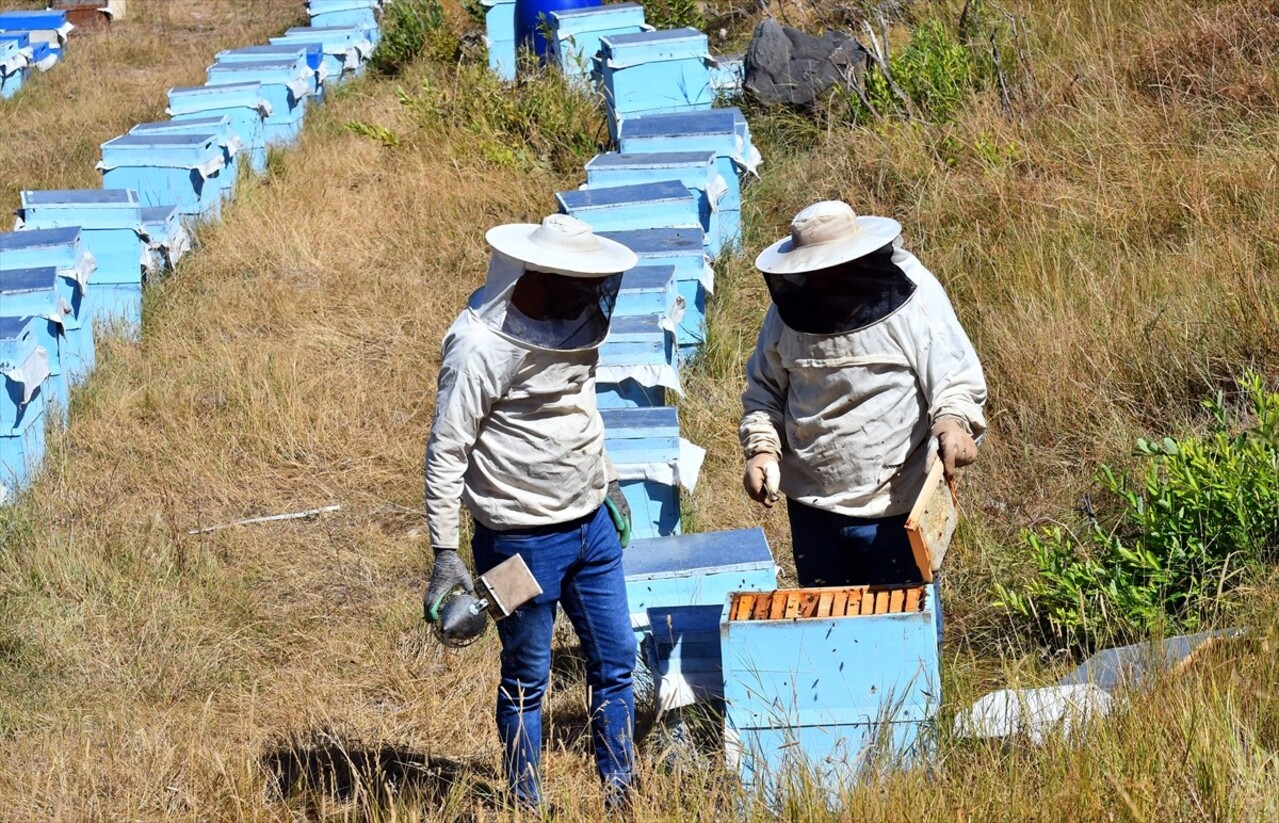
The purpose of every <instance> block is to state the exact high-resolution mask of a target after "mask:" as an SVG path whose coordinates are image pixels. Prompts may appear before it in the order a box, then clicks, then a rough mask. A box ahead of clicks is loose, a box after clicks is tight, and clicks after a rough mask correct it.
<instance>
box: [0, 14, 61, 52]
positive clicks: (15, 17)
mask: <svg viewBox="0 0 1279 823" xmlns="http://www.w3.org/2000/svg"><path fill="white" fill-rule="evenodd" d="M73 28H75V27H74V26H72V25H71V24H70V23H68V22H67V13H66V12H65V11H5V12H0V31H5V32H26V33H27V35H28V36H29V37H30V38H31V45H32V46H33V47H34V46H37V45H39V44H41V43H43V44H45V45H47V46H48V48H49V50H50V51H51V52H53V55H54V59H55V60H56V59H57V58H59V57H60V56H61V55H62V47H63V46H65V45H66V42H67V35H69V34H70V33H71V30H72V29H73Z"/></svg>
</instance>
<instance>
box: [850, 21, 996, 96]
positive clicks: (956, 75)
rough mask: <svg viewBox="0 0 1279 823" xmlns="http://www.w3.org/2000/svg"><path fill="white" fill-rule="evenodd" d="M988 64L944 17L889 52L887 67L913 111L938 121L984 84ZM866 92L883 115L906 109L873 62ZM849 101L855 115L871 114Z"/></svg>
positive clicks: (868, 73)
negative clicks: (943, 19)
mask: <svg viewBox="0 0 1279 823" xmlns="http://www.w3.org/2000/svg"><path fill="white" fill-rule="evenodd" d="M987 68H988V67H987V65H986V63H985V62H984V61H982V60H981V59H979V58H978V57H977V55H976V51H975V49H974V48H971V47H969V46H967V45H965V44H964V43H963V42H961V41H960V40H959V38H958V36H956V35H955V34H953V33H952V32H951V31H950V29H949V28H947V26H946V25H945V24H944V23H942V22H941V21H940V20H928V21H925V22H924V23H921V24H920V25H919V26H917V27H916V28H915V29H914V30H913V31H912V32H911V35H910V40H909V42H907V43H906V45H905V46H903V47H902V48H900V49H898V50H897V51H896V52H895V53H890V55H889V60H888V70H889V72H890V73H891V74H892V77H893V80H894V81H895V82H896V83H897V86H898V88H899V89H901V91H902V92H903V93H904V94H905V95H906V97H907V98H908V99H909V100H910V105H911V109H912V110H913V112H914V113H915V114H917V115H919V116H921V117H923V118H925V119H928V120H934V121H941V120H948V119H950V118H951V117H952V116H954V114H955V112H956V111H957V110H958V109H959V107H960V106H961V105H962V104H963V103H964V102H965V101H966V100H968V99H969V98H970V97H971V95H972V93H973V92H974V91H975V90H978V89H980V88H982V87H983V86H984V85H985V81H986V77H987V71H986V69H987ZM865 93H866V99H867V101H869V103H870V105H871V107H873V108H874V110H875V112H876V113H877V114H879V115H880V116H884V115H901V114H905V113H906V108H905V105H904V104H903V102H902V100H901V98H900V97H899V96H898V95H897V93H896V92H895V91H893V89H892V88H891V86H889V83H888V80H887V78H885V77H884V75H883V73H882V72H880V71H879V69H878V68H877V67H876V66H874V65H872V66H871V68H869V69H867V71H866V74H865ZM850 102H851V103H852V106H853V115H854V117H855V118H859V119H863V120H864V119H865V118H866V117H867V116H868V115H869V114H870V112H868V111H867V110H866V106H865V105H864V104H863V103H862V102H861V101H860V100H857V99H854V100H852V101H850Z"/></svg>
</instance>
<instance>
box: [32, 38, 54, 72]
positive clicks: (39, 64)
mask: <svg viewBox="0 0 1279 823" xmlns="http://www.w3.org/2000/svg"><path fill="white" fill-rule="evenodd" d="M57 62H58V52H56V51H54V50H53V49H52V48H50V46H49V44H48V43H32V44H31V65H33V66H35V67H36V68H37V69H39V70H40V71H41V72H46V71H48V70H49V69H51V68H53V67H54V66H55V65H56V64H57Z"/></svg>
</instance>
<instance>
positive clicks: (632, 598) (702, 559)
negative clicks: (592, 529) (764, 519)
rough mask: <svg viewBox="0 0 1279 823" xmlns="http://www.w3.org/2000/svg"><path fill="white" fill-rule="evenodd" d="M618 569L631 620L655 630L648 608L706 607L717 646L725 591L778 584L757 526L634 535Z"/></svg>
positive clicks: (766, 543) (727, 592)
mask: <svg viewBox="0 0 1279 823" xmlns="http://www.w3.org/2000/svg"><path fill="white" fill-rule="evenodd" d="M622 570H623V572H624V573H625V575H626V600H627V603H628V604H629V607H630V611H631V622H632V624H633V625H635V626H636V627H637V628H638V627H644V628H647V627H649V626H650V625H651V626H652V627H653V629H654V634H655V635H656V631H657V630H658V629H659V628H661V626H660V624H659V623H656V622H652V621H650V620H649V616H648V613H649V611H650V610H652V609H671V608H676V607H687V606H702V607H710V608H713V609H714V610H715V616H714V621H713V628H712V629H711V632H712V634H711V639H712V640H714V641H715V643H716V645H717V646H718V644H719V614H720V612H721V611H723V608H724V600H725V598H727V597H728V595H729V594H730V593H732V592H741V591H768V590H771V589H774V588H776V587H777V564H776V562H774V560H773V553H772V551H771V550H770V549H769V547H768V541H767V540H766V539H765V538H764V532H763V530H762V529H758V528H756V529H739V530H735V531H726V532H703V533H700V534H682V535H675V536H669V537H659V538H655V539H647V540H636V541H635V542H633V543H632V544H631V545H630V546H629V547H628V548H627V549H626V551H625V552H624V553H623V555H622ZM668 645H669V644H668ZM716 656H718V649H717V650H716Z"/></svg>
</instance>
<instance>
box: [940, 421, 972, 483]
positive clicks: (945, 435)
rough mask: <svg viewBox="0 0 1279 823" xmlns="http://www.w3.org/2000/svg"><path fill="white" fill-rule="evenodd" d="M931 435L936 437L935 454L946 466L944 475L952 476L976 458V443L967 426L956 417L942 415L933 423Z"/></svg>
mask: <svg viewBox="0 0 1279 823" xmlns="http://www.w3.org/2000/svg"><path fill="white" fill-rule="evenodd" d="M932 435H933V437H936V438H937V454H938V456H939V457H941V461H942V465H943V466H945V468H946V476H947V477H954V476H955V470H956V469H959V468H963V467H964V466H967V465H969V464H971V463H972V462H973V461H975V460H976V459H977V443H976V442H975V441H974V440H973V436H972V435H971V434H970V433H969V431H968V426H966V425H965V424H964V421H963V420H960V419H959V418H958V417H942V418H939V419H938V420H937V422H936V423H933V428H932Z"/></svg>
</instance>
